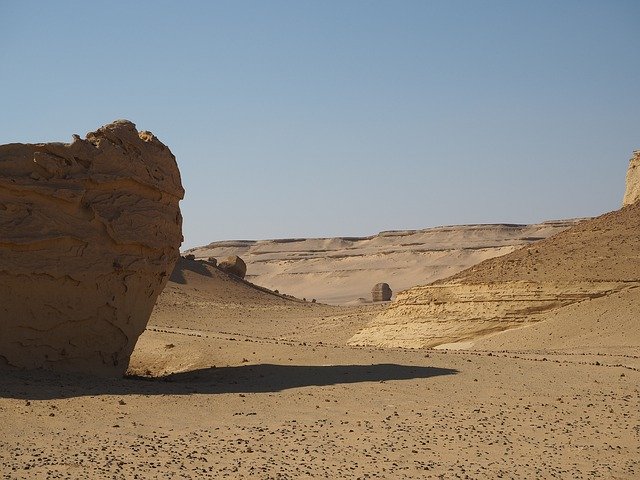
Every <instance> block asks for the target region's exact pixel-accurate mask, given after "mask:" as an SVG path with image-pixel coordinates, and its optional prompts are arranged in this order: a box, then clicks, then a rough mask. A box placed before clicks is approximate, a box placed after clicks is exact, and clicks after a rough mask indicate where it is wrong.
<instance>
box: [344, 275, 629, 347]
mask: <svg viewBox="0 0 640 480" xmlns="http://www.w3.org/2000/svg"><path fill="white" fill-rule="evenodd" d="M625 286H626V284H625V283H623V282H598V283H589V282H575V283H562V282H549V283H534V282H524V281H515V282H497V283H490V284H479V285H474V284H471V285H467V284H462V283H460V284H456V283H451V284H449V283H447V284H442V285H426V286H421V287H414V288H411V289H409V290H405V291H403V292H400V293H399V294H398V296H397V299H396V300H395V301H394V302H393V303H392V304H391V306H390V307H389V308H388V309H387V310H385V311H384V312H383V313H382V314H381V315H379V316H378V317H377V318H376V319H375V320H374V322H372V324H371V325H369V326H368V327H367V328H365V329H363V330H362V331H360V332H358V333H357V334H356V335H354V336H353V337H352V338H351V339H350V340H349V343H350V344H351V345H376V346H380V347H394V348H395V347H403V348H424V347H433V346H436V345H441V344H444V343H448V342H459V341H464V340H467V339H471V338H476V337H479V336H484V335H489V334H491V333H494V332H499V331H502V330H508V329H510V328H515V327H518V326H521V325H523V324H525V323H527V322H535V321H536V317H537V316H538V315H540V314H542V313H545V312H547V311H550V310H553V309H555V308H559V307H562V306H565V305H569V304H571V303H575V302H579V301H582V300H585V299H591V298H597V297H601V296H604V295H608V294H610V293H612V292H615V291H618V290H620V289H622V288H624V287H625Z"/></svg>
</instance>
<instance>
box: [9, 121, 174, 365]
mask: <svg viewBox="0 0 640 480" xmlns="http://www.w3.org/2000/svg"><path fill="white" fill-rule="evenodd" d="M183 196H184V190H183V188H182V186H181V182H180V174H179V171H178V167H177V164H176V160H175V157H174V156H173V155H172V153H171V152H170V150H169V149H168V148H167V147H166V146H165V145H163V144H162V143H161V142H160V141H159V140H158V139H157V138H156V137H154V136H153V135H152V134H151V133H149V132H138V131H137V130H136V127H135V125H134V124H133V123H131V122H129V121H125V120H118V121H116V122H114V123H111V124H109V125H106V126H104V127H102V128H100V129H99V130H97V131H96V132H92V133H89V134H87V137H86V140H83V139H81V138H80V137H79V136H77V135H74V140H73V142H72V143H70V144H64V143H49V144H9V145H2V146H0V357H3V358H0V363H2V361H3V360H4V362H5V363H8V364H10V365H14V366H19V367H26V368H45V369H55V370H69V371H84V372H90V373H96V374H106V375H118V374H122V373H123V372H124V371H125V370H126V368H127V365H128V362H129V356H130V354H131V352H132V351H133V348H134V346H135V343H136V341H137V339H138V336H139V335H140V334H141V333H142V331H143V330H144V328H145V326H146V323H147V320H148V319H149V315H150V314H151V310H152V309H153V306H154V303H155V300H156V297H157V296H158V294H159V293H160V292H161V291H162V289H163V287H164V285H165V283H166V281H167V279H168V275H169V273H170V272H171V271H172V269H173V266H174V264H175V262H176V260H177V259H178V257H179V251H178V248H179V246H180V243H181V241H182V217H181V215H180V209H179V206H178V202H179V200H180V199H182V197H183Z"/></svg>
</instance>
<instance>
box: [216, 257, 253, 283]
mask: <svg viewBox="0 0 640 480" xmlns="http://www.w3.org/2000/svg"><path fill="white" fill-rule="evenodd" d="M218 268H219V269H220V270H222V271H224V272H225V273H228V274H230V275H235V276H236V277H239V278H244V276H245V275H246V274H247V265H246V264H245V263H244V260H242V259H241V258H240V257H238V256H237V255H232V256H230V257H227V258H225V259H224V260H221V261H220V263H219V264H218Z"/></svg>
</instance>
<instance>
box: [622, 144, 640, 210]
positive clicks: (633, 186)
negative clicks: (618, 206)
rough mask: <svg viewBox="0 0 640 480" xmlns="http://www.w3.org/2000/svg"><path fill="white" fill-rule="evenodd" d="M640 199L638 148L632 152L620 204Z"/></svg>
mask: <svg viewBox="0 0 640 480" xmlns="http://www.w3.org/2000/svg"><path fill="white" fill-rule="evenodd" d="M638 200H640V150H636V151H635V152H633V157H631V160H629V169H628V170H627V182H626V188H625V191H624V198H623V200H622V206H623V207H626V206H627V205H631V204H633V203H636V202H637V201H638Z"/></svg>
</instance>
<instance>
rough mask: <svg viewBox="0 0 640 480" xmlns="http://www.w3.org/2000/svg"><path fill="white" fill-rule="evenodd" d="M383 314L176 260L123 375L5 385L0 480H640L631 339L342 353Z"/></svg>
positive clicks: (27, 378)
mask: <svg viewBox="0 0 640 480" xmlns="http://www.w3.org/2000/svg"><path fill="white" fill-rule="evenodd" d="M617 301H619V302H622V305H624V302H626V301H629V298H622V299H618V300H617ZM381 308H383V307H382V306H380V305H373V306H362V307H332V306H325V305H319V304H312V303H309V302H300V301H297V300H293V299H289V298H284V297H281V296H279V295H274V294H273V293H269V292H267V291H263V290H257V289H254V288H252V287H251V286H250V285H248V284H246V283H245V282H241V281H239V280H233V279H230V278H229V277H226V276H223V275H222V274H220V273H219V272H218V271H217V270H215V269H208V268H202V265H201V264H197V263H195V262H194V263H183V264H182V265H181V266H180V267H179V269H178V270H177V272H176V274H175V275H174V276H173V277H172V281H171V282H170V284H169V286H168V288H167V289H166V290H165V292H164V293H163V294H162V296H161V298H160V300H159V302H158V305H157V307H156V311H155V312H154V314H153V316H152V319H151V322H150V325H149V328H148V329H147V331H146V332H145V333H144V334H143V336H142V337H141V339H140V341H139V343H138V345H137V347H136V351H135V353H134V357H133V359H132V362H131V366H130V376H129V377H128V378H125V379H116V380H113V379H96V378H89V377H82V376H73V375H51V374H45V373H43V372H36V373H35V374H34V373H24V372H19V371H14V370H7V371H4V372H3V375H2V377H1V378H2V380H1V381H0V420H1V421H0V473H1V476H2V478H7V479H14V478H69V479H76V478H115V479H119V478H140V479H143V478H145V479H146V478H194V479H195V478H261V479H288V478H354V479H355V478H360V479H364V478H394V479H395V478H472V479H476V478H486V479H495V478H563V479H564V478H575V479H588V478H606V479H611V478H620V479H621V478H625V479H635V478H638V477H640V352H638V351H637V350H633V349H634V348H635V347H634V345H633V339H631V340H629V342H628V344H627V345H625V348H624V349H621V350H618V349H616V348H607V349H606V351H598V349H597V348H595V347H596V346H597V345H594V343H595V342H600V341H602V340H601V339H600V338H598V337H597V336H594V337H593V338H591V339H589V338H587V339H585V340H584V341H582V342H581V343H579V344H575V345H573V346H572V348H571V349H568V350H565V351H558V349H557V347H558V345H559V344H558V343H553V342H562V339H561V338H560V337H558V335H560V336H561V335H564V334H565V332H564V330H562V328H560V329H558V330H557V335H556V334H554V333H553V332H554V331H556V330H555V329H554V328H552V326H551V327H550V328H549V329H548V331H547V332H545V334H546V335H547V337H551V340H549V338H546V339H545V340H547V341H550V342H551V343H549V347H550V348H548V349H547V348H544V345H539V344H537V345H536V348H535V349H532V348H531V345H533V343H532V342H529V343H528V344H526V345H525V343H521V344H517V343H514V344H512V345H511V346H512V347H515V348H511V349H509V350H508V351H507V349H505V348H504V347H505V345H503V344H500V345H495V346H493V347H491V350H490V351H488V350H483V351H464V350H460V351H446V350H444V351H441V350H407V349H405V350H402V349H378V348H366V347H348V346H346V345H345V342H346V339H348V338H349V337H350V336H351V335H352V334H353V333H355V332H356V331H358V330H360V329H361V328H362V327H363V326H364V325H366V324H367V323H368V322H369V321H370V320H371V318H372V317H373V316H375V315H376V314H377V313H378V311H379V310H380V309H381ZM602 308H605V309H606V306H603V307H602ZM620 308H622V307H620ZM593 310H597V309H593ZM631 321H633V320H631ZM636 322H637V320H636ZM548 325H552V324H551V323H549V324H548ZM549 331H551V332H552V335H551V336H549V335H548V333H549ZM507 333H508V332H507ZM603 335H605V336H606V329H605V333H604V334H603ZM496 338H497V337H496ZM534 343H535V342H534ZM541 347H543V348H541ZM587 347H589V348H587ZM609 347H612V345H609ZM483 348H484V347H483ZM487 348H488V347H487ZM634 352H635V353H634Z"/></svg>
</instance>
